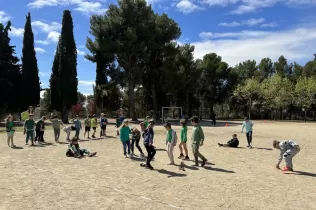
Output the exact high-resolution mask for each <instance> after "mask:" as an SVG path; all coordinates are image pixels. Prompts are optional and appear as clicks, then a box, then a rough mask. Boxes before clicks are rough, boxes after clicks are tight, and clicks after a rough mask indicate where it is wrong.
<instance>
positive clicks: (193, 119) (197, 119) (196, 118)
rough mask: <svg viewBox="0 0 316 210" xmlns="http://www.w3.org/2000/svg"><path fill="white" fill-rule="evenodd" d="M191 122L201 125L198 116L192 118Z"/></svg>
mask: <svg viewBox="0 0 316 210" xmlns="http://www.w3.org/2000/svg"><path fill="white" fill-rule="evenodd" d="M191 122H194V123H199V118H198V117H197V116H193V117H191Z"/></svg>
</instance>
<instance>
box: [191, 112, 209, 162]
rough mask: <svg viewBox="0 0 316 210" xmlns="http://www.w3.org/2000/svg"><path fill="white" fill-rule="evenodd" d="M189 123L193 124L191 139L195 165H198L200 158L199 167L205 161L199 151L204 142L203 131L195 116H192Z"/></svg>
mask: <svg viewBox="0 0 316 210" xmlns="http://www.w3.org/2000/svg"><path fill="white" fill-rule="evenodd" d="M191 124H192V125H193V129H192V137H191V140H192V151H193V155H194V160H195V166H199V162H198V159H199V158H201V159H202V164H201V167H204V166H205V164H206V162H207V159H206V158H205V157H204V156H203V155H202V154H201V153H200V152H199V148H200V146H203V143H204V133H203V130H202V128H201V126H199V118H198V117H197V116H194V117H192V118H191Z"/></svg>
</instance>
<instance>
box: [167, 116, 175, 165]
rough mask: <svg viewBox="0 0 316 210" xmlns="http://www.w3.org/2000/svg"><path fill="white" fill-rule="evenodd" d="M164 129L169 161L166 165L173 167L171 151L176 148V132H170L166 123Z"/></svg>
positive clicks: (170, 129)
mask: <svg viewBox="0 0 316 210" xmlns="http://www.w3.org/2000/svg"><path fill="white" fill-rule="evenodd" d="M164 127H165V128H166V130H167V137H166V145H168V148H167V153H168V157H169V160H170V163H169V164H168V165H174V157H173V149H174V147H175V146H176V144H177V142H176V132H175V131H174V130H172V128H171V124H170V123H168V122H166V124H165V125H164Z"/></svg>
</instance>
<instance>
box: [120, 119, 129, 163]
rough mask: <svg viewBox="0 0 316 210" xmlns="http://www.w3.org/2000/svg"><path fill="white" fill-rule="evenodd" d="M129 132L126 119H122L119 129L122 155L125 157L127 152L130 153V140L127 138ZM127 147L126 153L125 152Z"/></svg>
mask: <svg viewBox="0 0 316 210" xmlns="http://www.w3.org/2000/svg"><path fill="white" fill-rule="evenodd" d="M130 133H131V130H130V128H129V127H128V120H124V121H123V124H122V126H121V129H120V139H121V142H122V144H123V151H124V156H125V157H126V158H127V154H128V155H130V154H131V142H130V140H129V134H130ZM126 149H127V153H126Z"/></svg>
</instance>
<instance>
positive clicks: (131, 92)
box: [128, 79, 137, 121]
mask: <svg viewBox="0 0 316 210" xmlns="http://www.w3.org/2000/svg"><path fill="white" fill-rule="evenodd" d="M128 94H129V113H130V117H131V118H132V121H137V116H136V111H135V93H134V81H133V80H132V79H130V81H129V83H128Z"/></svg>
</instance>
